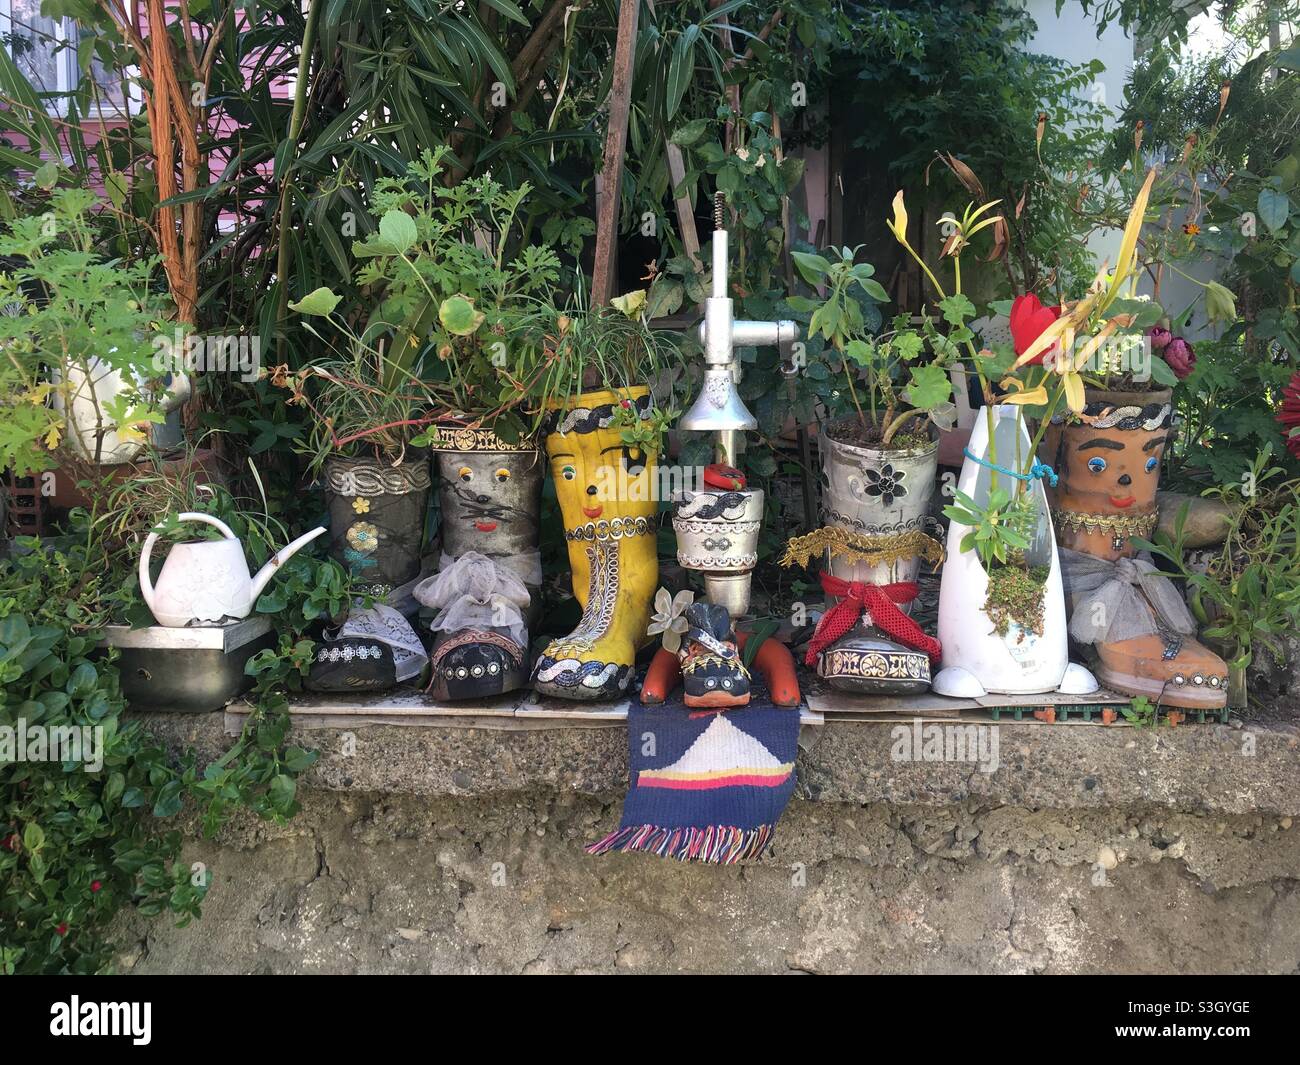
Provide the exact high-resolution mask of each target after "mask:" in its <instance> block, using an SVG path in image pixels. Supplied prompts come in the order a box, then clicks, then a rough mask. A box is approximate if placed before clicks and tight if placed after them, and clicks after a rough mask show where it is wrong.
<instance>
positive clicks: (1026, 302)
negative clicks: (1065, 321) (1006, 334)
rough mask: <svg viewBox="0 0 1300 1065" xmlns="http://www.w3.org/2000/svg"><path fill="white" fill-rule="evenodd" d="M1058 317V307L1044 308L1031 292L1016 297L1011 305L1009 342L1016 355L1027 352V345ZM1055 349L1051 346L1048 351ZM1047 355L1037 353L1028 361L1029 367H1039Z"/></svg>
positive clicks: (1059, 315) (1055, 346) (1059, 311)
mask: <svg viewBox="0 0 1300 1065" xmlns="http://www.w3.org/2000/svg"><path fill="white" fill-rule="evenodd" d="M1059 317H1061V308H1060V307H1044V306H1043V304H1042V302H1041V301H1040V300H1039V298H1038V297H1037V296H1035V295H1034V294H1033V293H1032V292H1030V293H1028V294H1027V295H1024V296H1017V297H1016V298H1015V301H1014V302H1013V303H1012V304H1011V340H1012V343H1014V344H1015V346H1016V354H1017V355H1023V354H1024V353H1025V352H1026V351H1028V350H1029V345H1030V344H1032V343H1033V342H1034V341H1035V340H1037V339H1038V338H1039V337H1040V336H1042V335H1043V330H1044V329H1046V328H1047V327H1048V326H1049V325H1051V324H1052V323H1053V322H1054V321H1056V320H1057V319H1058V318H1059ZM1057 347H1058V345H1056V344H1053V345H1052V346H1051V347H1050V348H1049V349H1048V351H1055V350H1056V349H1057ZM1047 353H1048V352H1047V351H1043V352H1039V354H1038V355H1036V356H1035V357H1034V358H1032V359H1030V360H1029V365H1031V366H1038V365H1041V364H1042V361H1043V359H1044V358H1045V357H1046V355H1047Z"/></svg>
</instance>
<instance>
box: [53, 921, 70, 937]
mask: <svg viewBox="0 0 1300 1065" xmlns="http://www.w3.org/2000/svg"><path fill="white" fill-rule="evenodd" d="M54 931H56V932H58V933H59V935H61V936H66V935H67V934H68V926H67V925H66V924H61V925H59V927H58V928H56V929H55V930H54Z"/></svg>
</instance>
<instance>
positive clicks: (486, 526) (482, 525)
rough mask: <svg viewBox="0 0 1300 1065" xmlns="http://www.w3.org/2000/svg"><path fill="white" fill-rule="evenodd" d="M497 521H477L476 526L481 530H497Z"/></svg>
mask: <svg viewBox="0 0 1300 1065" xmlns="http://www.w3.org/2000/svg"><path fill="white" fill-rule="evenodd" d="M496 527H497V523H496V522H494V521H476V522H475V523H474V528H476V529H477V530H478V531H479V532H496Z"/></svg>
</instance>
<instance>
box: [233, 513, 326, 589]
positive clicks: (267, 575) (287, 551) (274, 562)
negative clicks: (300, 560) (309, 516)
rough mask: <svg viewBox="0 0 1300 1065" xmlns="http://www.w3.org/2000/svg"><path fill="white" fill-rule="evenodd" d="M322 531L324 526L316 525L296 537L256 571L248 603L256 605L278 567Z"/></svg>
mask: <svg viewBox="0 0 1300 1065" xmlns="http://www.w3.org/2000/svg"><path fill="white" fill-rule="evenodd" d="M324 531H325V526H323V525H318V526H317V527H316V528H314V529H312V531H311V532H309V533H303V535H302V536H300V537H298V539H296V540H295V541H294V542H293V543H291V544H289V546H288V547H282V548H280V550H279V551H277V552H276V553H275V555H274V556H272V558H271V559H270V561H268V562H267V564H266V565H265V566H263V567H262V568H261V569H260V570H258V571H257V575H256V576H255V577H254V578H253V586H252V589H251V594H250V596H249V601H250V602H253V603H256V602H257V597H258V596H259V595H261V594H262V589H263V588H265V587H266V586H267V583H268V582H269V581H270V580H271V578H272V577H274V576H275V574H276V572H277V571H278V570H279V569H280V567H281V566H282V565H284V563H286V562H288V561H289V559H291V558H292V557H293V556H294V555H295V554H297V553H298V551H299V550H301V549H302V548H304V547H306V546H307V545H308V544H309V543H311V542H312V541H313V540H315V539H316V537H318V536H319V535H320V534H321V533H323V532H324Z"/></svg>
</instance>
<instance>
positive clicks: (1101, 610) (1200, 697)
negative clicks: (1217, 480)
mask: <svg viewBox="0 0 1300 1065" xmlns="http://www.w3.org/2000/svg"><path fill="white" fill-rule="evenodd" d="M1087 400H1088V403H1087V406H1086V407H1085V408H1084V415H1085V417H1086V418H1087V419H1088V422H1083V421H1080V420H1078V419H1071V420H1066V419H1063V418H1058V419H1056V420H1055V421H1054V422H1053V424H1052V425H1051V426H1050V427H1049V428H1048V431H1047V432H1046V433H1045V434H1044V445H1045V446H1044V451H1043V454H1044V457H1046V458H1047V459H1048V460H1049V461H1050V462H1051V463H1052V465H1053V466H1054V468H1055V469H1056V471H1057V474H1058V477H1059V480H1058V483H1057V486H1056V488H1055V489H1054V490H1053V491H1052V492H1051V496H1052V515H1053V518H1054V519H1055V521H1056V528H1057V536H1058V538H1059V540H1060V543H1061V546H1062V549H1063V550H1062V564H1063V566H1064V571H1065V587H1066V591H1067V595H1068V598H1069V605H1070V609H1071V617H1070V634H1071V636H1072V637H1074V639H1075V640H1077V641H1078V642H1079V643H1081V644H1085V645H1088V646H1089V647H1091V649H1092V652H1093V653H1094V654H1095V655H1096V657H1097V675H1098V678H1099V679H1100V680H1101V683H1102V684H1104V685H1105V686H1106V687H1108V688H1110V689H1111V690H1113V691H1117V692H1120V693H1122V694H1125V695H1143V696H1146V697H1148V698H1150V699H1151V700H1152V701H1153V702H1157V703H1163V704H1165V705H1168V706H1178V707H1186V708H1189V709H1199V710H1218V709H1222V708H1223V707H1224V706H1225V705H1226V702H1227V688H1228V667H1227V665H1226V664H1225V663H1224V661H1223V660H1222V659H1221V658H1219V656H1218V655H1216V654H1215V653H1214V652H1213V651H1211V650H1210V649H1209V648H1207V647H1206V646H1205V645H1204V644H1201V643H1199V642H1198V641H1197V640H1196V638H1195V637H1196V623H1195V621H1194V619H1193V618H1192V616H1191V613H1190V611H1188V609H1187V607H1186V605H1185V604H1184V602H1183V600H1182V596H1181V594H1180V593H1179V591H1178V589H1177V588H1176V587H1175V586H1174V584H1173V582H1171V581H1170V580H1169V579H1168V578H1167V577H1165V576H1163V575H1162V574H1160V573H1159V571H1157V570H1156V568H1155V566H1154V565H1153V564H1152V563H1151V561H1150V559H1148V558H1146V557H1145V556H1140V555H1139V554H1138V551H1137V548H1136V547H1135V546H1134V545H1133V543H1132V540H1131V538H1132V537H1139V538H1141V539H1147V538H1149V537H1150V536H1151V534H1152V532H1153V531H1154V530H1155V527H1156V524H1157V522H1158V520H1159V513H1158V510H1157V507H1156V491H1157V489H1158V488H1159V484H1160V459H1161V456H1162V455H1163V454H1164V449H1165V445H1166V440H1167V438H1168V435H1169V428H1170V425H1171V421H1172V414H1171V405H1170V400H1171V396H1170V392H1169V391H1168V390H1165V391H1161V392H1141V393H1124V392H1104V391H1099V390H1097V391H1094V390H1090V391H1089V392H1088V395H1087Z"/></svg>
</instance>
